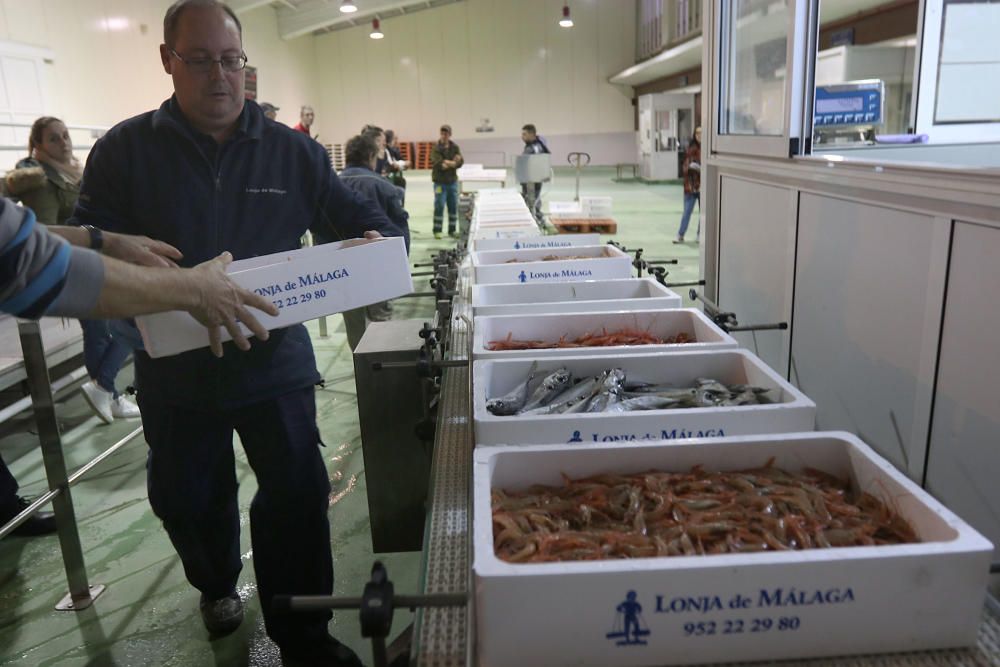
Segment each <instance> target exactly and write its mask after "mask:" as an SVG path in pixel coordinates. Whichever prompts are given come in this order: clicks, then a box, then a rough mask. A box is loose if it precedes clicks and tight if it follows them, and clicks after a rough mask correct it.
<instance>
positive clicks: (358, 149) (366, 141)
mask: <svg viewBox="0 0 1000 667" xmlns="http://www.w3.org/2000/svg"><path fill="white" fill-rule="evenodd" d="M376 153H378V148H377V147H376V146H375V138H374V137H372V136H371V135H369V134H364V133H362V134H359V135H357V136H354V137H351V138H350V139H348V141H347V146H346V147H345V148H344V159H345V161H346V162H347V166H348V167H371V166H372V160H374V159H375V154H376Z"/></svg>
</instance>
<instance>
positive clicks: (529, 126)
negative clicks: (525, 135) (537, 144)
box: [521, 123, 538, 134]
mask: <svg viewBox="0 0 1000 667" xmlns="http://www.w3.org/2000/svg"><path fill="white" fill-rule="evenodd" d="M521 129H522V130H524V131H525V132H531V133H532V134H538V130H536V129H535V126H534V125H532V124H531V123H528V124H527V125H525V126H524V127H522V128H521Z"/></svg>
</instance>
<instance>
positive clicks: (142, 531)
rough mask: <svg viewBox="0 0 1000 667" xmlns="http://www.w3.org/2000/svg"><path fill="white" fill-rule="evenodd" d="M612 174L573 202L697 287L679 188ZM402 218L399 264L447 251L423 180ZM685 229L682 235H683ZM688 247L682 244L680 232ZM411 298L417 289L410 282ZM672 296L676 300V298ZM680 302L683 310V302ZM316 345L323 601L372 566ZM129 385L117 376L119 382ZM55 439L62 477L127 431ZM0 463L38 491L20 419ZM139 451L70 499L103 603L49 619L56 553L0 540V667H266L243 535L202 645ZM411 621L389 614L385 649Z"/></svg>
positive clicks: (268, 652) (403, 566)
mask: <svg viewBox="0 0 1000 667" xmlns="http://www.w3.org/2000/svg"><path fill="white" fill-rule="evenodd" d="M613 175H614V170H613V169H598V168H595V169H589V170H586V171H585V174H584V176H583V178H582V181H581V184H580V192H581V194H584V195H609V196H611V197H613V200H614V211H615V214H614V215H615V218H616V220H617V221H618V223H619V225H618V231H619V233H618V234H617V235H616V236H615V238H616V239H617V240H618V241H619V242H620V243H622V244H624V245H625V246H627V247H628V248H630V249H632V248H639V247H641V248H643V249H644V250H645V256H646V257H647V258H648V259H668V258H674V257H676V258H678V259H680V264H679V266H676V267H668V268H669V270H670V276H669V277H668V280H678V281H680V280H693V279H696V278H697V277H698V271H699V268H698V247H697V245H695V244H694V243H687V244H685V245H673V244H671V242H670V240H671V238H673V235H674V233H675V232H676V229H677V224H678V220H679V218H680V211H681V200H682V195H681V188H680V186H679V185H645V184H641V183H614V182H612V177H613ZM408 181H409V189H408V195H407V202H406V203H407V209H408V210H409V211H410V215H411V218H410V223H411V230H412V233H413V247H412V252H411V258H412V260H413V261H414V262H420V261H422V260H424V259H425V258H426V257H427V256H428V255H429V254H430V253H432V252H434V251H436V250H437V249H438V248H446V247H448V246H449V244H448V242H447V239H445V240H441V241H435V240H433V237H432V236H431V208H432V193H431V187H430V181H429V174H428V173H427V172H415V173H412V174H410V175H408ZM574 187H575V183H574V176H573V173H572V172H570V171H568V170H566V171H563V170H557V172H556V178H555V181H554V182H553V183H552V184H551V185H550V186H547V187H546V189H545V191H544V193H543V197H544V199H545V200H550V199H554V200H560V201H562V200H570V199H572V197H573V191H574ZM692 224H695V223H692ZM688 238H689V239H690V238H693V232H689V234H688ZM416 280H417V281H418V282H417V283H416V285H415V287H417V288H418V290H423V289H424V288H425V287H426V284H425V283H422V282H419V281H422V280H423V279H420V278H418V279H416ZM679 291H682V292H683V293H684V294H686V292H687V289H686V288H685V289H683V290H679ZM685 301H687V300H686V299H685ZM432 307H433V304H432V303H431V301H430V300H429V299H427V300H425V299H408V300H403V301H400V302H398V305H397V307H396V311H395V312H396V315H395V316H396V317H398V318H421V317H430V315H431V314H432ZM329 325H330V331H329V334H330V335H329V337H328V338H320V337H319V329H318V326H317V325H316V323H315V322H314V323H311V324H310V330H311V332H312V334H313V343H314V345H315V348H316V356H317V360H318V363H319V367H320V372H321V373H322V374H323V376H324V377H325V378H328V379H330V380H331V383H329V384H328V385H327V387H326V388H325V389H321V390H319V391H318V392H317V398H316V400H317V407H318V414H319V425H320V430H321V433H322V434H323V439H324V440H325V442H326V443H327V449H326V450H325V451H324V452H323V453H324V456H325V458H326V461H327V467H328V469H329V471H330V479H331V481H332V483H333V492H332V494H331V498H330V521H331V525H332V535H331V542H332V544H333V553H334V562H335V573H336V593H337V594H341V595H359V594H360V593H361V588H362V585H363V583H364V581H366V580H367V577H368V573H369V570H370V568H371V563H372V561H373V559H374V558H375V556H376V555H375V554H373V553H372V550H371V536H370V532H369V526H368V505H367V498H366V485H365V476H364V468H363V463H362V457H361V442H360V436H359V428H358V415H357V406H356V403H357V401H356V398H355V389H354V381H353V376H352V371H353V364H352V360H351V353H350V349H349V348H348V347H347V342H346V337H345V334H344V328H343V323H342V321H341V319H340V317H339V316H333V317H331V318H330V319H329ZM130 378H131V369H130V368H129V369H126V370H125V371H123V373H122V375H120V376H119V381H120V384H121V383H123V382H126V381H128V380H129V379H130ZM58 414H59V418H60V420H61V423H62V426H63V443H64V451H65V456H66V460H67V466H68V467H69V469H70V470H71V471H72V470H74V469H75V468H77V467H79V466H80V465H82V464H84V463H86V462H87V461H89V460H90V459H92V458H93V457H94V456H96V455H97V454H99V453H100V452H101V451H103V450H104V449H105V448H107V447H108V446H109V445H111V444H112V443H114V442H115V441H117V440H118V439H119V438H121V437H123V436H124V435H126V434H127V433H129V432H130V431H132V430H133V429H134V428H135V427H136V426H137V422H130V423H123V422H117V423H115V424H113V425H111V426H104V425H102V424H100V422H98V420H97V419H96V417H93V416H92V413H91V412H90V411H89V409H88V408H87V406H86V404H85V403H84V401H83V400H82V398H80V397H79V396H74V397H72V398H69V399H67V400H65V401H64V402H62V403H61V404H60V406H59V408H58ZM0 453H2V455H3V458H4V459H5V460H6V461H7V463H8V464H9V466H10V468H11V470H12V471H13V473H14V475H15V476H16V477H17V479H18V480H19V481H20V483H21V493H22V495H26V496H33V495H37V494H38V493H40V492H42V491H44V489H45V488H46V483H45V476H44V470H43V467H42V462H41V454H40V451H39V449H38V447H37V440H36V438H35V435H34V424H33V422H32V421H31V419H30V415H21V416H20V417H19V418H16V419H14V420H11V421H8V422H7V423H5V424H0ZM236 460H237V467H238V476H239V479H240V481H241V486H240V506H241V517H242V519H243V523H244V524H245V523H246V522H247V512H248V510H249V504H250V499H251V498H252V496H253V493H254V490H255V482H254V478H253V475H252V474H251V471H250V468H249V466H248V465H247V462H246V457H245V456H244V455H243V452H242V450H241V449H240V448H237V458H236ZM144 463H145V443H144V442H143V441H142V439H141V438H138V439H136V440H133V441H132V443H130V444H129V445H128V446H126V447H125V448H124V449H123V450H122V451H120V452H118V453H117V454H116V455H114V456H113V457H111V458H110V459H108V460H107V461H105V462H103V463H102V464H101V465H100V466H99V467H97V468H96V469H95V470H93V471H92V472H91V474H90V476H89V477H87V478H86V479H85V480H84V481H83V482H81V483H80V484H78V485H77V486H75V487H74V488H73V500H74V505H75V508H76V515H77V521H78V524H79V530H80V538H81V541H82V543H83V548H84V552H85V557H86V563H87V571H88V573H89V576H90V580H91V582H92V583H100V584H105V585H106V586H107V587H108V589H107V592H105V593H104V595H103V596H101V597H100V598H99V599H98V600H97V602H96V603H95V605H94V606H93V607H92V608H90V609H88V610H86V611H83V612H78V613H73V612H58V611H55V610H54V609H53V606H54V605H55V603H56V602H57V601H58V600H59V599H60V598H61V597H62V596H63V595H64V594H65V593H66V580H65V575H64V572H63V565H62V559H61V555H60V551H59V544H58V540H57V539H56V538H55V537H54V536H51V537H43V538H33V539H24V538H7V539H4V540H2V541H0V665H32V666H36V665H37V666H39V667H41V666H49V665H59V666H60V667H63V666H66V667H69V666H76V665H88V666H100V665H119V666H123V667H125V666H127V667H135V666H140V665H177V666H181V665H183V666H185V667H199V666H202V665H278V664H280V660H279V659H278V652H277V648H276V647H275V646H274V645H273V644H272V643H271V642H270V641H269V640H268V639H267V637H266V635H265V634H264V630H263V620H262V618H261V615H260V606H259V604H258V601H257V597H256V585H255V583H254V576H253V567H252V559H253V553H252V550H251V548H250V534H249V531H244V535H243V560H244V561H245V568H244V570H243V574H242V576H241V579H240V589H239V590H240V594H241V596H242V597H243V598H244V600H245V601H246V602H247V606H246V609H247V616H246V620H245V622H244V623H243V625H242V627H241V628H240V630H239V631H237V632H236V633H234V634H233V635H231V636H229V637H226V638H223V639H220V640H216V641H214V642H209V641H208V638H207V635H206V633H205V630H204V628H203V627H202V625H201V619H200V616H199V614H198V611H197V600H198V596H197V593H196V592H195V591H194V589H192V588H191V587H190V586H189V585H188V583H187V581H186V580H185V578H184V572H183V569H182V567H181V565H180V562H179V560H178V558H177V556H176V554H175V553H174V550H173V548H172V546H171V544H170V542H169V540H168V539H167V536H166V533H165V532H164V531H163V529H162V528H161V526H160V523H159V521H158V520H157V519H156V518H155V517H154V516H153V514H152V512H151V511H150V509H149V504H148V502H147V501H146V487H145V482H146V471H145V467H144ZM377 556H378V558H380V559H382V560H383V562H385V563H386V565H387V567H388V568H389V573H390V577H391V578H392V579H393V581H394V582H395V584H396V591H397V593H410V592H415V591H416V590H417V585H418V581H419V565H420V555H419V554H417V553H395V554H378V555H377ZM410 621H411V617H410V614H408V613H405V612H403V613H397V615H396V622H395V624H394V627H393V636H396V634H398V633H399V632H401V631H402V630H403V629H404V628H405V627H406V626H407V625H408V624H409V623H410ZM330 629H331V632H332V633H333V634H334V635H335V636H336V637H338V638H339V639H341V640H342V641H344V642H346V643H347V644H349V645H350V646H351V647H353V648H354V649H355V650H356V651H358V653H359V654H360V655H361V656H362V658H363V659H364V660H365V662H366V663H369V662H370V660H371V652H370V649H369V646H368V645H367V644H366V642H365V641H364V640H363V639H362V638H361V636H360V632H359V629H358V624H357V619H356V613H355V612H338V613H336V614H335V615H334V619H333V622H332V624H331V626H330Z"/></svg>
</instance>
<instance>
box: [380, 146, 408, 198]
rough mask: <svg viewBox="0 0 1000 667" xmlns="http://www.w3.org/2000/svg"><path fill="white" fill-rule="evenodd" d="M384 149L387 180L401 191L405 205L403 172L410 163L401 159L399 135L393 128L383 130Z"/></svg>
mask: <svg viewBox="0 0 1000 667" xmlns="http://www.w3.org/2000/svg"><path fill="white" fill-rule="evenodd" d="M385 150H386V152H387V153H388V158H389V173H388V174H387V178H388V179H389V182H390V183H392V184H393V185H395V186H396V187H398V188H400V189H401V190H402V191H403V200H402V201H403V206H406V178H404V176H403V172H404V171H406V170H407V169H409V167H410V165H409V164H408V163H407V162H406V160H404V159H403V154H402V153H401V152H400V150H399V137H398V136H396V133H395V132H394V131H393V130H386V131H385Z"/></svg>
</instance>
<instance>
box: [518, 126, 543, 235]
mask: <svg viewBox="0 0 1000 667" xmlns="http://www.w3.org/2000/svg"><path fill="white" fill-rule="evenodd" d="M521 141H523V142H524V150H523V151H522V154H524V155H538V154H539V153H548V152H549V147H548V146H546V145H545V142H544V141H543V140H542V138H541V137H539V136H538V130H537V129H536V128H535V126H534V125H532V124H531V123H528V124H526V125H525V126H524V127H522V128H521ZM521 196H522V197H524V201H525V203H526V204H527V205H528V209H530V210H531V214H532V215H533V216H535V220H538V221H539V222H541V221H542V184H541V183H522V184H521Z"/></svg>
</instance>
